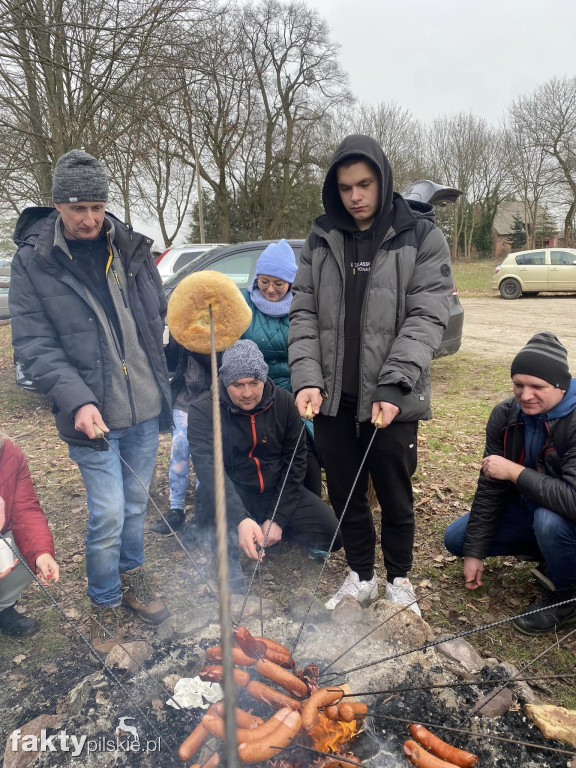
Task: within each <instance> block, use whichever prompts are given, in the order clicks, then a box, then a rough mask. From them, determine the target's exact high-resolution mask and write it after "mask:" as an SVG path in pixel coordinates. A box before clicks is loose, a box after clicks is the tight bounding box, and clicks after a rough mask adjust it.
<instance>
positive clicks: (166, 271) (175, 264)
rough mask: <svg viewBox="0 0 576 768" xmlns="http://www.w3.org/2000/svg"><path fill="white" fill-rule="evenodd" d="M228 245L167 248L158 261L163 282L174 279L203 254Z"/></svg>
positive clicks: (202, 244)
mask: <svg viewBox="0 0 576 768" xmlns="http://www.w3.org/2000/svg"><path fill="white" fill-rule="evenodd" d="M222 245H226V243H191V244H189V245H176V246H174V247H173V248H167V249H166V250H165V251H164V252H163V253H161V254H160V256H158V258H157V259H156V266H157V267H158V272H160V277H161V278H162V282H164V281H165V280H167V279H168V278H169V277H172V275H174V274H175V273H176V272H178V270H180V269H182V267H185V266H187V265H188V264H190V262H192V261H196V259H197V258H199V257H200V256H202V254H204V253H206V252H207V251H209V250H211V249H213V248H219V247H220V246H222Z"/></svg>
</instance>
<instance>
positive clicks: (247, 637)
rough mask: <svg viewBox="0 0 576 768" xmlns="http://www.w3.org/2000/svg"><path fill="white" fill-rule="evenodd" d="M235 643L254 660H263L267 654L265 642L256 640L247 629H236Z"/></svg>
mask: <svg viewBox="0 0 576 768" xmlns="http://www.w3.org/2000/svg"><path fill="white" fill-rule="evenodd" d="M234 642H235V643H236V645H238V646H239V647H240V648H242V650H243V651H244V653H245V654H246V655H247V656H250V657H251V658H252V659H258V658H263V657H264V655H265V653H266V643H265V642H264V641H263V640H256V638H255V637H254V635H252V634H251V633H250V632H248V630H247V629H246V627H240V626H238V627H236V629H235V630H234Z"/></svg>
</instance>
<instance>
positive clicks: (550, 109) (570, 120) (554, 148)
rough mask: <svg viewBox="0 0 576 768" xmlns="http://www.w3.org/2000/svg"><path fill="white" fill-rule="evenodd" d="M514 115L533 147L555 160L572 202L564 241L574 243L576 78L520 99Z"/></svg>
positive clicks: (549, 84)
mask: <svg viewBox="0 0 576 768" xmlns="http://www.w3.org/2000/svg"><path fill="white" fill-rule="evenodd" d="M510 115H511V116H512V118H513V119H514V121H515V123H516V124H517V125H518V126H520V127H522V129H523V131H524V133H525V135H526V136H527V137H528V141H529V142H530V144H531V145H532V146H533V147H535V148H538V149H540V150H541V151H543V152H544V153H546V155H548V156H549V157H550V158H553V159H554V161H555V162H556V163H557V165H558V167H559V168H560V169H561V171H562V174H563V179H564V182H565V184H566V186H567V188H568V189H569V190H570V193H571V199H570V201H569V207H568V211H567V213H566V216H565V219H564V241H565V243H566V245H571V244H572V243H573V242H574V214H575V212H576V77H571V78H567V77H564V78H557V77H554V78H552V79H551V80H549V81H548V82H546V83H544V84H543V85H541V86H540V87H539V88H537V89H536V90H535V91H534V93H532V94H530V95H529V96H522V97H520V98H519V99H516V100H515V101H514V102H513V104H512V106H511V107H510Z"/></svg>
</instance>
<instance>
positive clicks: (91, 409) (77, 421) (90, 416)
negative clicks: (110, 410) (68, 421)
mask: <svg viewBox="0 0 576 768" xmlns="http://www.w3.org/2000/svg"><path fill="white" fill-rule="evenodd" d="M94 424H96V426H97V427H99V428H100V429H101V430H102V432H110V430H109V429H108V427H107V426H106V424H104V422H103V421H102V416H101V414H100V411H99V410H98V408H96V406H95V405H93V404H92V403H86V405H83V406H82V407H81V408H78V410H77V411H76V416H75V417H74V429H77V430H78V432H84V434H85V435H86V436H87V437H89V438H90V440H94V439H95V438H96V432H95V431H94Z"/></svg>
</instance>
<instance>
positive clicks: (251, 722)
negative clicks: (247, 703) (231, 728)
mask: <svg viewBox="0 0 576 768" xmlns="http://www.w3.org/2000/svg"><path fill="white" fill-rule="evenodd" d="M224 709H225V707H224V699H221V700H220V701H217V702H216V704H212V706H211V707H210V709H209V710H208V712H207V713H206V714H207V715H212V714H215V715H218V716H219V717H224ZM263 722H264V720H262V718H261V717H258V715H253V714H252V712H246V710H245V709H240V707H236V725H237V726H238V727H239V728H257V727H258V726H259V725H262V723H263Z"/></svg>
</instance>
